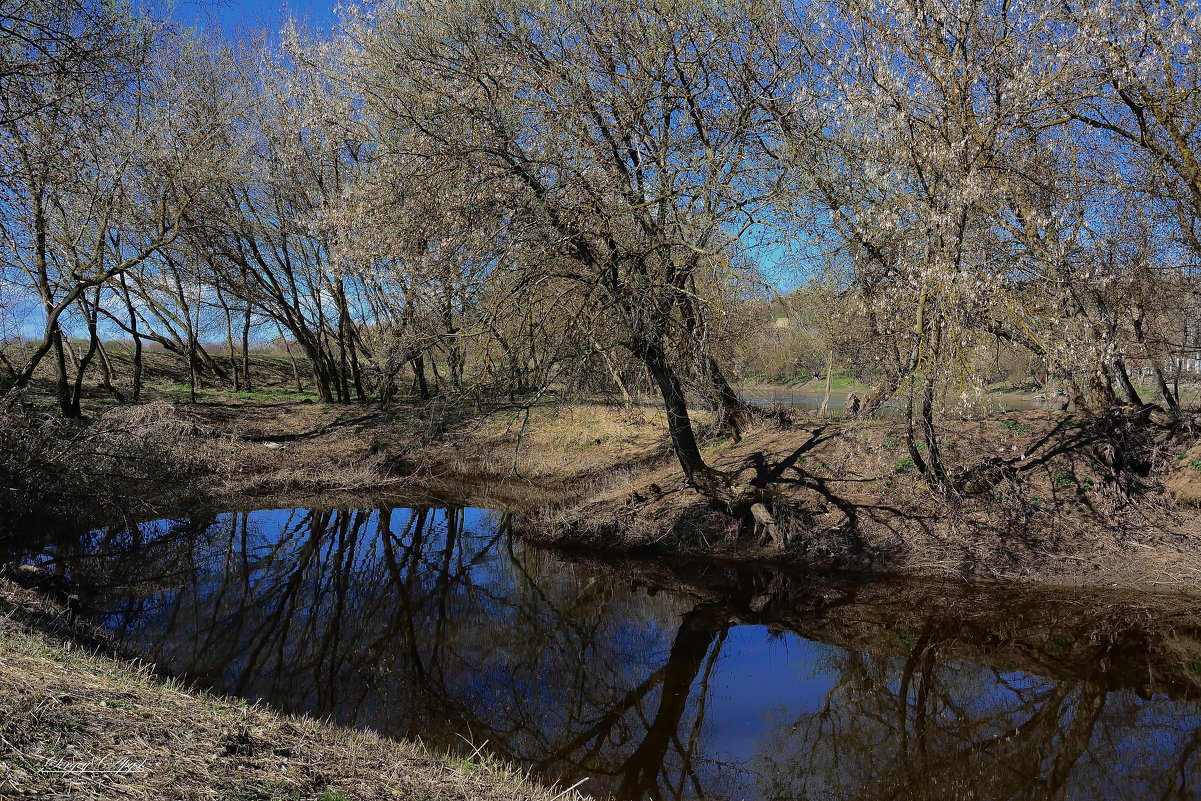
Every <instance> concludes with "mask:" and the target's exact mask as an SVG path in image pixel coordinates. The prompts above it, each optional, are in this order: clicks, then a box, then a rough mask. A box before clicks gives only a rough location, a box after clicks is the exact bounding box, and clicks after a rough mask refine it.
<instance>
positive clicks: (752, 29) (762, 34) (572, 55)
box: [352, 0, 787, 498]
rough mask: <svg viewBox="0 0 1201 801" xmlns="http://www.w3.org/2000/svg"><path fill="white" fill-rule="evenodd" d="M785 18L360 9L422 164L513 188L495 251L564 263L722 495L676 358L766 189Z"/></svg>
mask: <svg viewBox="0 0 1201 801" xmlns="http://www.w3.org/2000/svg"><path fill="white" fill-rule="evenodd" d="M777 23H778V10H777V9H775V8H773V7H771V6H770V5H764V4H761V3H750V4H742V3H738V4H734V3H725V2H719V1H718V0H697V1H696V2H682V3H672V4H665V5H652V4H645V5H644V4H632V3H617V2H608V1H606V2H598V3H587V4H582V5H576V4H569V3H557V2H517V3H511V2H499V1H498V0H455V1H454V2H449V3H441V2H439V3H433V2H416V3H406V4H404V5H401V6H397V7H393V8H390V9H384V10H380V11H378V12H377V13H376V14H375V15H374V16H373V17H372V16H368V17H364V18H361V19H360V20H359V21H358V24H357V26H352V30H353V35H354V38H355V39H356V41H358V42H359V43H360V45H361V47H362V53H361V56H360V57H361V59H362V65H363V76H364V77H363V81H364V83H365V86H366V87H367V88H366V93H367V96H368V97H369V103H370V105H371V106H372V108H373V109H374V113H376V114H378V115H379V116H380V118H381V119H384V120H388V121H390V124H391V125H392V126H393V127H395V128H396V129H397V130H403V131H406V132H407V134H406V136H405V137H403V138H402V139H400V140H399V142H398V146H400V147H403V148H406V149H408V150H409V151H410V152H411V153H412V154H413V155H414V156H416V157H419V158H421V159H424V162H425V169H426V170H428V171H429V173H430V174H437V173H438V172H439V171H440V170H445V169H447V165H464V164H466V165H470V167H471V173H472V174H473V176H474V179H473V180H474V181H475V184H474V186H473V187H472V190H473V192H475V193H478V194H481V195H483V194H496V195H499V196H502V197H504V198H506V202H508V203H511V204H512V205H511V210H510V214H509V216H508V220H507V224H506V227H505V239H506V242H507V243H508V244H509V247H510V248H511V249H512V252H514V253H519V254H520V258H513V259H506V260H505V261H504V266H503V268H504V269H505V270H508V271H515V272H517V273H518V274H519V275H520V276H521V277H522V280H521V281H519V282H516V283H518V284H521V285H529V283H530V282H534V281H539V280H544V279H545V280H551V279H554V280H556V281H559V282H564V284H565V285H568V286H570V287H571V290H572V293H573V295H574V298H573V299H572V302H570V303H568V304H566V308H568V309H570V308H571V307H572V306H574V307H576V308H587V309H588V310H589V311H590V314H589V315H580V316H579V318H578V320H579V321H580V323H581V324H582V323H583V321H584V320H586V319H596V318H597V317H598V316H603V317H604V318H605V319H606V320H607V321H608V322H609V323H610V324H611V325H610V326H609V327H608V328H607V329H606V330H603V331H600V332H596V331H593V332H589V333H590V334H596V333H599V334H611V336H612V337H613V338H614V340H613V342H612V343H611V344H615V345H618V346H620V347H622V348H624V349H625V350H626V351H628V353H629V354H631V356H632V357H633V358H635V359H636V360H637V361H638V362H639V363H641V364H642V365H643V366H644V367H645V368H646V370H647V371H648V372H649V375H650V376H651V378H652V379H653V382H654V384H655V386H656V387H657V389H658V392H659V394H660V396H661V397H662V400H663V404H664V407H665V409H666V412H667V422H668V428H669V431H670V434H671V441H672V445H673V448H674V450H675V454H676V456H677V458H678V460H679V462H680V465H681V467H682V468H683V471H684V474H685V476H686V478H687V480H688V482H689V483H690V485H692V486H694V487H696V488H698V489H700V490H702V491H703V492H706V493H709V494H711V495H715V496H719V497H727V498H729V487H728V486H727V482H726V481H725V477H724V476H723V475H721V474H719V473H718V472H717V471H715V470H713V469H712V468H710V467H709V466H708V465H707V464H706V463H705V461H704V459H703V457H702V455H701V452H700V449H699V447H698V445H697V440H696V436H695V433H694V429H693V424H692V421H691V418H690V414H689V406H688V400H687V398H686V393H685V385H684V381H683V380H682V375H683V374H684V373H685V372H686V371H687V370H688V369H690V367H691V364H690V362H692V361H694V360H695V355H696V354H698V353H700V354H704V353H706V352H707V351H706V349H705V342H704V336H705V333H704V332H705V330H706V325H705V316H706V315H707V314H708V313H709V309H708V308H707V306H706V303H705V302H703V300H702V297H703V295H702V293H701V292H699V291H698V288H699V287H700V286H701V284H703V283H705V282H706V281H707V280H708V278H707V276H709V275H712V274H713V273H715V272H721V271H724V270H729V269H732V268H730V267H729V264H730V263H731V262H730V259H729V256H730V254H731V252H732V250H733V248H734V245H735V244H736V243H737V242H738V241H739V240H740V238H741V237H743V236H745V235H746V233H747V232H749V231H754V230H756V229H757V226H760V225H761V224H762V223H764V222H765V221H766V220H768V218H770V216H771V215H772V214H774V213H775V209H776V208H777V207H776V205H775V204H774V201H775V200H776V196H775V185H774V183H773V179H774V177H775V173H774V171H773V167H772V162H771V161H770V159H768V158H766V154H765V151H766V149H767V143H768V142H769V141H770V140H771V139H772V136H771V134H770V129H771V120H770V117H769V115H767V114H766V113H765V112H764V110H763V107H762V104H761V103H760V102H759V99H760V97H761V96H762V95H764V94H768V95H770V94H772V93H776V92H784V91H786V87H785V86H784V82H785V78H784V75H786V74H787V73H778V74H769V73H767V72H766V71H764V70H762V69H761V67H762V65H763V64H764V63H766V62H767V61H769V60H770V58H769V51H770V49H771V48H770V45H771V43H772V36H773V32H775V31H776V30H778V27H777ZM752 84H753V85H754V89H753V91H748V86H749V85H752ZM392 146H393V143H391V142H389V141H388V139H387V138H383V139H382V141H381V147H383V148H385V149H388V148H390V147H392ZM498 266H499V265H498ZM602 344H603V345H607V344H610V343H602ZM702 367H703V369H705V370H706V371H708V372H709V374H710V375H711V376H712V377H716V376H717V375H719V374H720V373H719V371H720V366H719V365H718V364H717V362H716V360H715V359H714V360H710V359H707V358H706V359H705V360H704V362H703V364H702ZM718 380H720V379H718Z"/></svg>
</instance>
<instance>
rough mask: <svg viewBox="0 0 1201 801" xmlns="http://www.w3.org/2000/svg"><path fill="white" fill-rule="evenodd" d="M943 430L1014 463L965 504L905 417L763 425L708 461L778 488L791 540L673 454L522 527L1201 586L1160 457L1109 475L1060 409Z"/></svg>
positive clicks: (600, 541) (577, 541) (613, 545)
mask: <svg viewBox="0 0 1201 801" xmlns="http://www.w3.org/2000/svg"><path fill="white" fill-rule="evenodd" d="M943 432H944V433H943V438H942V439H943V448H944V458H946V459H947V461H948V463H949V464H951V465H953V466H955V467H962V466H970V465H972V464H992V463H1000V462H1002V461H1004V462H1007V463H1009V464H1010V467H1009V468H1007V470H1008V472H1006V473H1001V474H999V475H998V476H994V477H992V478H989V479H988V480H986V481H980V482H976V483H977V484H978V486H976V487H975V488H973V489H972V490H971V491H970V493H969V494H967V495H966V496H964V497H963V498H961V499H960V500H959V501H958V502H956V503H949V502H947V501H944V500H943V499H940V498H938V497H935V496H934V495H933V494H932V493H931V492H930V490H929V489H928V488H927V486H926V485H925V483H924V481H923V480H922V479H921V476H920V474H919V472H918V471H917V469H916V468H915V467H914V465H913V462H912V460H911V459H910V458H909V454H908V451H907V448H906V446H905V444H904V443H905V431H904V426H903V423H901V422H899V421H889V420H873V421H855V420H846V419H841V418H827V419H816V418H815V419H811V420H810V421H808V422H806V423H802V424H799V425H794V426H791V427H790V426H772V425H763V426H760V427H758V428H756V429H753V430H751V431H749V432H747V435H746V437H745V438H744V440H743V441H742V442H741V443H737V444H736V443H733V442H729V441H721V440H719V441H715V442H711V443H710V444H709V445H708V446H707V447H706V448H705V452H706V457H707V459H708V460H709V462H710V463H711V464H713V465H714V466H716V467H718V468H720V469H722V470H725V471H727V472H728V474H729V475H731V476H732V477H733V481H734V483H735V484H737V485H750V484H752V482H753V481H756V480H758V481H759V482H765V483H764V486H767V487H770V489H771V491H772V493H775V495H774V496H773V497H775V498H776V501H774V508H773V513H774V515H775V517H776V522H777V529H778V531H779V533H781V534H782V538H783V539H786V540H787V544H786V545H784V546H783V547H782V546H781V545H780V540H779V538H777V539H768V538H767V537H766V536H765V534H764V533H763V532H762V531H761V530H760V529H759V527H757V526H755V525H754V522H753V521H752V520H749V519H746V517H744V518H737V517H731V516H730V515H729V514H725V513H723V512H722V511H721V510H720V509H717V508H715V506H714V504H713V502H711V501H709V500H707V499H705V498H703V497H701V496H700V495H698V494H697V493H696V492H694V491H692V490H689V489H687V488H686V487H685V486H684V485H683V482H682V480H681V478H680V476H679V472H678V469H677V468H676V467H675V466H674V465H672V464H670V462H666V461H665V462H662V463H660V464H659V465H657V466H653V467H650V468H648V469H646V470H642V471H639V473H638V474H636V475H635V476H632V477H627V478H626V480H625V481H623V482H620V483H617V482H614V483H611V484H610V485H609V486H607V487H600V488H598V490H597V492H596V493H595V494H593V495H590V496H588V497H587V499H586V500H584V501H582V502H574V503H572V502H568V503H565V504H562V505H560V506H558V507H556V508H553V509H547V510H541V511H540V512H539V513H537V514H535V515H533V516H531V517H530V518H529V519H528V520H527V521H524V524H522V525H521V526H520V528H521V531H522V532H523V533H524V534H527V535H528V536H531V537H533V538H536V539H540V540H543V541H548V542H556V543H560V544H563V545H566V546H569V547H572V548H580V549H584V550H589V549H595V550H608V551H614V550H616V551H627V552H637V553H674V554H686V555H695V556H719V557H722V558H733V559H739V560H771V561H781V560H782V561H792V562H797V563H802V564H806V565H810V566H814V567H820V568H838V569H848V570H856V571H866V572H871V573H896V574H908V575H921V576H953V577H957V578H978V579H979V578H984V579H998V580H1007V581H1008V580H1018V581H1024V582H1040V581H1041V582H1052V583H1059V584H1072V585H1091V586H1097V585H1114V584H1117V585H1121V586H1131V587H1140V588H1147V589H1151V588H1153V589H1165V588H1174V589H1179V590H1186V591H1190V592H1194V591H1198V590H1201V568H1197V567H1195V566H1196V565H1201V521H1199V520H1198V518H1197V515H1196V513H1195V507H1194V509H1188V508H1182V507H1180V506H1178V505H1177V504H1176V503H1175V502H1174V501H1173V500H1172V498H1171V497H1170V496H1169V495H1168V494H1167V493H1165V492H1164V491H1163V487H1162V484H1161V483H1160V478H1159V475H1160V473H1159V472H1157V471H1161V470H1162V469H1163V465H1162V462H1163V460H1162V459H1160V460H1159V462H1157V463H1156V464H1155V465H1153V466H1152V474H1151V475H1150V476H1149V477H1146V478H1138V477H1137V476H1135V477H1134V478H1133V479H1130V480H1129V482H1128V483H1119V482H1116V481H1115V480H1114V479H1113V478H1112V476H1109V475H1107V474H1106V472H1105V469H1106V464H1105V446H1104V444H1102V445H1101V446H1100V447H1097V446H1092V445H1090V446H1088V447H1082V446H1076V445H1073V444H1072V443H1073V442H1075V441H1076V440H1074V439H1073V438H1074V437H1076V435H1077V434H1079V433H1080V427H1079V424H1077V423H1075V422H1073V421H1071V420H1067V419H1066V418H1065V417H1064V416H1063V415H1061V414H1058V413H1053V412H1033V413H1025V414H1022V415H1020V416H1016V415H1015V416H1003V417H995V418H991V419H985V420H964V421H945V422H944V424H943ZM1048 437H1049V439H1048ZM1060 443H1063V444H1064V447H1063V448H1062V449H1060V448H1058V445H1059V444H1060ZM1199 447H1201V446H1199ZM1190 458H1191V457H1190ZM1190 463H1191V462H1190ZM1176 469H1177V471H1178V472H1179V471H1180V470H1181V469H1182V468H1179V467H1178V468H1176ZM1183 469H1191V468H1189V467H1187V466H1186V468H1183ZM1128 472H1129V471H1128Z"/></svg>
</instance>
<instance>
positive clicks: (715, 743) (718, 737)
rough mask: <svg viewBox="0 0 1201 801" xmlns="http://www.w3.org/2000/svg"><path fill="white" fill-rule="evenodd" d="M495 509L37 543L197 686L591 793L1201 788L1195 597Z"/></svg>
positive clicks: (1200, 657)
mask: <svg viewBox="0 0 1201 801" xmlns="http://www.w3.org/2000/svg"><path fill="white" fill-rule="evenodd" d="M506 527H507V520H506V518H504V517H503V516H501V515H499V514H496V513H492V512H488V511H483V510H478V509H408V508H395V509H389V508H384V509H324V510H316V509H281V510H263V511H253V512H249V513H243V512H232V513H227V514H220V515H215V516H207V517H197V518H194V519H191V520H163V521H156V522H151V523H146V524H143V525H140V526H138V527H136V528H134V529H113V530H101V531H93V532H89V533H88V534H86V535H84V536H82V537H79V538H71V539H70V540H68V541H60V542H58V543H56V544H54V545H48V546H46V547H45V548H44V549H42V550H41V551H39V552H37V553H35V554H32V555H29V554H26V558H27V559H30V560H32V561H35V562H37V563H39V564H43V565H45V566H46V567H47V568H48V569H50V570H52V571H55V572H57V573H59V574H62V575H63V576H64V577H65V578H67V579H68V580H69V581H70V582H72V583H73V584H74V585H75V586H76V587H78V588H79V591H80V595H81V599H82V602H83V604H84V606H85V608H86V609H88V610H90V611H91V613H92V614H94V615H95V617H96V619H97V621H98V622H99V623H100V624H102V625H103V626H104V627H105V628H107V629H108V630H109V631H111V632H112V633H113V634H114V635H116V637H118V638H119V639H120V640H121V641H122V642H123V643H125V644H126V645H127V646H128V647H130V648H132V649H135V650H137V651H139V652H141V653H143V654H145V655H146V656H147V657H148V658H149V659H151V660H153V661H156V662H158V664H159V665H160V667H162V668H163V669H165V670H167V671H169V672H171V673H174V674H178V675H186V676H188V677H190V678H191V679H192V680H194V681H195V682H196V683H198V684H200V685H203V686H206V687H209V688H213V689H216V690H219V691H222V692H226V693H230V694H235V695H238V696H242V697H244V698H248V699H253V700H262V701H266V702H268V703H270V704H271V705H272V706H274V707H276V708H279V709H283V710H286V711H290V712H309V713H313V714H315V715H318V716H322V717H326V716H328V717H331V718H332V719H333V720H335V721H336V722H339V723H342V724H346V725H350V726H360V727H369V728H371V729H375V730H378V731H381V732H384V733H387V734H391V735H396V736H404V737H420V738H421V739H422V740H423V741H425V742H426V743H427V744H429V745H432V746H435V747H439V748H448V749H452V750H458V751H463V750H466V751H470V750H472V749H474V748H476V747H480V746H482V747H484V748H485V749H487V750H489V751H491V752H493V753H495V754H497V755H499V756H501V757H504V758H506V759H509V760H512V761H515V762H518V763H520V764H522V765H524V766H526V767H528V768H530V769H532V770H533V771H534V772H536V773H537V774H538V775H540V776H541V777H543V778H544V779H545V780H547V781H551V782H558V783H559V784H560V786H565V785H569V784H574V783H576V782H577V781H580V780H583V779H586V781H584V782H583V784H582V785H581V789H582V790H585V791H588V792H590V793H592V794H594V795H596V796H599V797H604V796H607V795H613V796H617V797H621V798H656V799H657V798H665V799H668V798H669V799H676V798H680V799H701V798H704V799H794V798H795V799H976V798H979V799H1010V798H1013V799H1017V798H1021V799H1044V798H1065V799H1110V798H1112V799H1191V798H1201V608H1199V607H1198V604H1197V602H1196V601H1195V600H1193V599H1188V598H1174V597H1167V596H1129V595H1117V594H1113V595H1095V594H1094V595H1084V594H1081V593H1074V592H1071V591H1067V590H1050V589H1042V590H1034V591H1025V592H1021V593H1015V592H1014V591H1012V590H1008V589H1005V588H1001V587H989V586H967V585H962V584H954V583H933V582H901V581H872V582H862V581H859V582H854V581H851V580H848V579H840V578H837V577H831V576H812V575H805V574H789V573H787V572H777V571H773V570H769V569H764V568H758V569H755V568H735V567H732V566H720V565H713V564H709V565H701V564H687V563H663V562H656V563H644V564H638V563H632V562H625V563H616V564H614V563H602V562H585V561H568V560H566V559H565V558H563V557H560V556H556V555H555V554H553V553H551V552H548V551H545V550H542V549H539V548H535V547H533V546H531V545H527V544H523V543H522V542H521V541H514V540H512V539H510V537H509V536H508V535H507V533H506Z"/></svg>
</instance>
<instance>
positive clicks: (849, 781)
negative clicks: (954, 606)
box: [756, 623, 1201, 801]
mask: <svg viewBox="0 0 1201 801" xmlns="http://www.w3.org/2000/svg"><path fill="white" fill-rule="evenodd" d="M953 642H954V633H953V632H951V631H947V630H944V629H943V628H941V627H940V626H938V625H937V624H933V623H932V624H931V625H930V626H928V627H927V628H926V630H924V631H923V632H922V633H921V636H920V637H919V638H918V639H917V641H916V642H914V643H913V644H912V646H911V647H908V648H906V649H905V650H904V651H903V652H902V653H900V654H896V653H891V654H890V653H882V654H868V653H864V652H858V651H843V650H841V649H832V650H831V652H830V653H829V655H828V659H829V663H828V664H827V665H826V668H827V669H830V670H832V671H833V672H834V674H835V675H836V677H837V678H836V681H835V682H834V683H833V686H832V687H831V689H830V690H829V692H828V693H827V695H826V697H825V699H824V702H823V704H822V705H821V707H820V708H819V709H817V710H814V711H810V712H806V713H804V714H802V715H800V716H797V717H795V718H794V719H792V720H791V721H790V722H788V723H785V724H782V725H780V726H777V727H775V728H773V729H770V730H768V731H766V732H765V733H764V736H763V738H762V741H761V748H760V752H759V755H758V757H757V759H756V762H757V764H756V767H757V769H758V770H757V773H758V776H759V788H758V792H759V795H760V796H761V797H762V798H771V799H777V798H779V799H783V798H790V799H791V798H801V799H804V798H829V799H873V800H874V799H880V800H881V801H886V800H887V799H964V798H977V799H990V798H997V799H1031V800H1032V801H1033V799H1057V798H1081V799H1094V798H1122V799H1127V798H1129V799H1135V798H1156V799H1159V798H1163V799H1168V798H1172V799H1185V798H1201V784H1199V782H1201V763H1199V761H1198V746H1199V744H1201V719H1199V718H1198V713H1197V708H1196V705H1195V704H1193V703H1190V702H1182V701H1175V700H1172V699H1170V698H1168V697H1166V696H1155V697H1152V698H1146V699H1143V698H1139V697H1138V696H1137V695H1136V694H1135V693H1134V692H1131V691H1128V690H1113V689H1109V690H1107V689H1105V688H1103V687H1102V686H1101V685H1099V684H1096V683H1092V682H1089V681H1080V680H1053V679H1041V678H1035V677H1032V676H1030V675H1028V674H1023V673H1017V672H1006V671H1002V670H998V669H996V668H989V667H984V666H981V665H978V664H973V663H970V662H963V661H959V660H956V659H954V658H947V657H945V656H943V655H942V653H941V651H942V648H943V646H944V645H947V644H952V643H953Z"/></svg>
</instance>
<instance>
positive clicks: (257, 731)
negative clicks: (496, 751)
mask: <svg viewBox="0 0 1201 801" xmlns="http://www.w3.org/2000/svg"><path fill="white" fill-rule="evenodd" d="M0 612H2V614H0V649H2V650H3V653H4V658H3V659H2V660H0V713H2V720H0V796H2V797H4V798H17V797H38V798H51V797H53V798H66V797H69V798H73V799H92V798H96V799H99V798H112V797H119V798H127V799H160V798H172V799H206V798H212V799H217V798H221V799H226V798H239V799H247V800H248V801H249V800H250V799H262V801H267V800H268V799H270V800H271V801H287V800H289V799H307V800H311V799H321V801H350V800H351V799H381V798H422V799H428V801H443V800H445V801H450V800H451V799H498V800H499V799H530V801H541V800H542V799H545V800H546V801H551V800H552V799H572V798H578V797H579V796H578V795H577V794H576V793H574V792H572V791H570V790H568V791H564V792H555V791H552V790H548V789H545V788H543V787H541V786H539V785H537V784H535V783H534V782H532V781H530V780H527V779H526V778H525V776H524V775H523V774H522V773H520V772H519V771H516V770H514V769H512V768H510V767H507V766H505V765H503V764H498V763H496V762H493V761H491V760H490V759H489V758H487V757H486V756H484V755H483V753H482V751H477V752H476V753H475V754H470V753H469V754H468V755H466V756H448V755H443V754H437V753H433V752H431V751H430V750H428V749H426V748H424V747H422V746H421V745H420V744H416V743H408V742H397V741H394V740H390V739H387V738H385V737H381V736H378V735H376V734H374V733H372V732H364V731H351V730H346V729H340V728H337V727H335V726H332V725H329V724H327V723H323V722H320V721H316V720H312V719H310V718H306V717H300V716H284V715H280V714H276V713H274V712H271V711H269V710H267V709H264V708H262V707H258V706H254V705H249V704H247V703H245V702H243V701H239V700H234V699H229V698H224V697H218V696H215V695H211V694H208V693H205V692H201V691H197V690H193V689H191V688H189V687H187V686H185V685H183V684H180V683H179V682H176V681H172V680H169V679H164V678H162V677H160V676H157V675H156V674H155V673H154V670H153V667H152V666H148V665H145V664H142V663H138V662H132V661H125V660H123V659H121V658H119V656H118V655H115V654H114V653H113V652H112V649H111V648H109V647H108V646H107V645H106V643H105V641H104V639H103V635H100V634H98V633H96V632H94V631H91V630H89V629H86V628H83V627H81V626H80V625H78V624H76V623H73V622H71V621H70V620H69V619H68V618H67V617H66V616H65V614H66V613H65V612H64V610H62V609H61V608H58V607H56V606H54V605H53V604H52V603H50V602H49V601H46V600H45V599H43V598H41V597H40V596H38V595H36V594H34V593H32V592H31V591H28V590H22V589H19V588H17V587H16V586H15V585H13V584H10V583H8V582H7V581H4V580H0Z"/></svg>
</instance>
